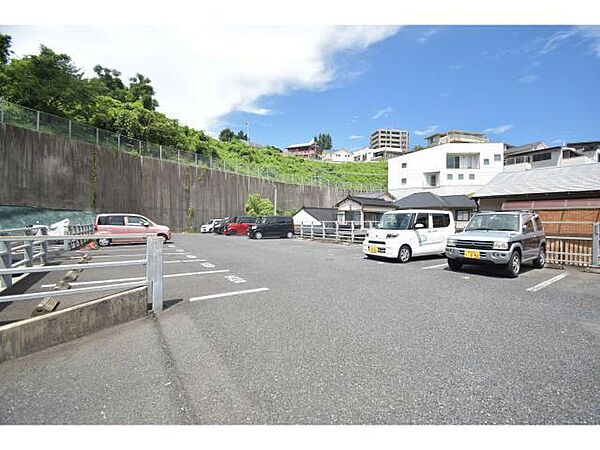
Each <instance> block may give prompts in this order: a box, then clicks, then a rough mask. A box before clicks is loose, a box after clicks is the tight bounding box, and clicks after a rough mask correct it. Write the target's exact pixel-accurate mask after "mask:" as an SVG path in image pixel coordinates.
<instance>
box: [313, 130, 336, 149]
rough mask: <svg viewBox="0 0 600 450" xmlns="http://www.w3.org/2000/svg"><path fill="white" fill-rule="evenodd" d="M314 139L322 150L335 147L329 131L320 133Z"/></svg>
mask: <svg viewBox="0 0 600 450" xmlns="http://www.w3.org/2000/svg"><path fill="white" fill-rule="evenodd" d="M314 140H315V142H316V143H317V145H318V146H319V148H320V149H321V150H330V149H331V148H333V144H332V141H331V136H330V135H329V134H328V133H319V135H318V136H315V137H314Z"/></svg>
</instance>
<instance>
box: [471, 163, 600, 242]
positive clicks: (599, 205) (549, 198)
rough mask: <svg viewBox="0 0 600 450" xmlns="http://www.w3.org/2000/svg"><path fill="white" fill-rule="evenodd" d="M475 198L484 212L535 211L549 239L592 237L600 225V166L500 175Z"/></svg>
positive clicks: (591, 165)
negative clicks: (552, 236)
mask: <svg viewBox="0 0 600 450" xmlns="http://www.w3.org/2000/svg"><path fill="white" fill-rule="evenodd" d="M473 198H474V199H475V200H476V201H477V202H478V204H479V209H480V210H482V211H496V210H520V209H534V210H535V211H537V212H538V213H539V214H540V217H541V219H542V221H543V222H544V228H545V230H546V234H547V235H557V236H584V237H589V236H591V233H592V223H593V222H600V164H579V165H574V166H558V167H544V168H540V169H531V170H527V171H520V172H503V173H499V174H498V175H496V176H495V177H494V178H493V179H492V180H491V181H490V182H489V183H488V184H487V185H486V186H484V187H483V188H481V189H479V190H478V191H477V192H475V193H474V194H473Z"/></svg>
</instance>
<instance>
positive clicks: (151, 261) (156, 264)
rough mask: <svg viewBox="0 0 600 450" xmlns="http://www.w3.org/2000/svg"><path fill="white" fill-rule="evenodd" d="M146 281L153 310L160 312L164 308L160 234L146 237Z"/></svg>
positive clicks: (161, 239) (161, 241)
mask: <svg viewBox="0 0 600 450" xmlns="http://www.w3.org/2000/svg"><path fill="white" fill-rule="evenodd" d="M146 282H147V283H148V298H149V299H152V311H153V312H154V313H155V314H156V313H159V312H161V311H162V310H163V238H162V237H159V236H148V237H147V239H146Z"/></svg>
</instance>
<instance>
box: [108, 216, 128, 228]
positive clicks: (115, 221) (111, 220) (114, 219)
mask: <svg viewBox="0 0 600 450" xmlns="http://www.w3.org/2000/svg"><path fill="white" fill-rule="evenodd" d="M106 225H123V226H124V225H125V217H124V216H108V217H106Z"/></svg>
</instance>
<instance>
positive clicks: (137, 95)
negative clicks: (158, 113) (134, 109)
mask: <svg viewBox="0 0 600 450" xmlns="http://www.w3.org/2000/svg"><path fill="white" fill-rule="evenodd" d="M127 100H128V101H130V102H135V101H138V100H141V102H142V104H143V105H144V108H146V109H149V110H150V111H154V110H155V109H156V108H157V107H158V102H157V101H156V100H155V99H154V88H153V87H152V86H151V85H150V78H148V77H145V76H144V75H142V74H141V73H138V74H136V76H135V77H133V78H130V79H129V91H128V93H127Z"/></svg>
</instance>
